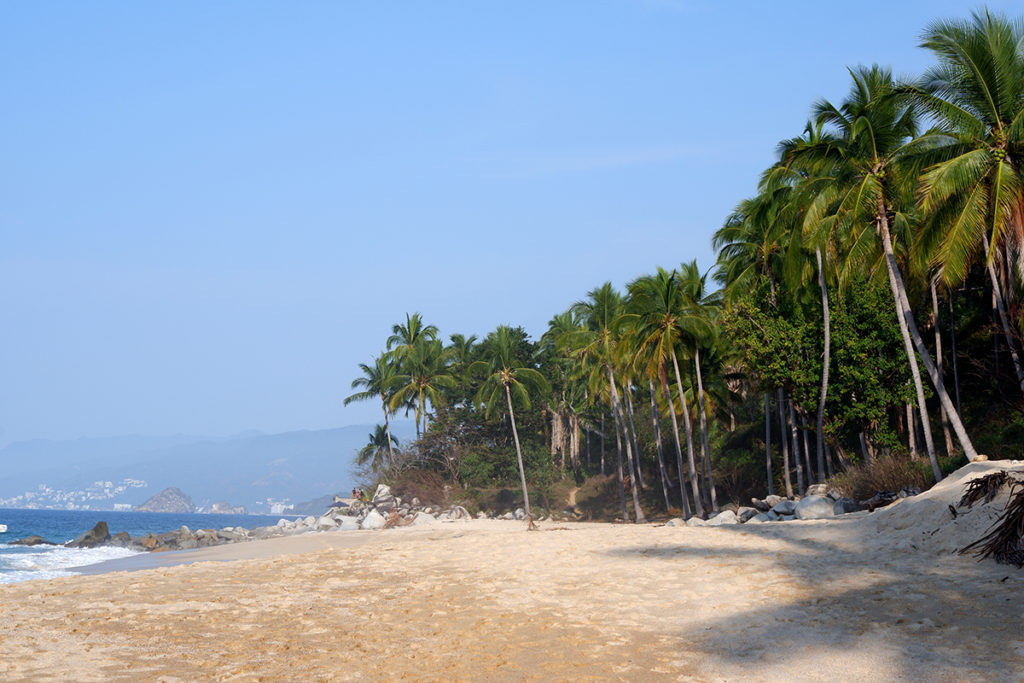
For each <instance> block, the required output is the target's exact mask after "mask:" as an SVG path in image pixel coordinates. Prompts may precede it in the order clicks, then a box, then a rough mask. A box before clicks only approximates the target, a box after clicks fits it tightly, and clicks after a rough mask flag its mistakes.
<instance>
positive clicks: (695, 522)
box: [686, 517, 708, 526]
mask: <svg viewBox="0 0 1024 683" xmlns="http://www.w3.org/2000/svg"><path fill="white" fill-rule="evenodd" d="M707 525H708V523H707V522H706V521H704V520H703V519H701V518H700V517H690V518H689V519H688V520H686V526H707Z"/></svg>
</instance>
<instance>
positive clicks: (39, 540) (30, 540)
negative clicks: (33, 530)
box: [8, 536, 57, 546]
mask: <svg viewBox="0 0 1024 683" xmlns="http://www.w3.org/2000/svg"><path fill="white" fill-rule="evenodd" d="M8 545H27V546H33V545H57V544H56V543H54V542H52V541H47V540H46V539H45V538H43V537H42V536H26V537H25V538H22V539H19V540H17V541H11V542H10V543H8Z"/></svg>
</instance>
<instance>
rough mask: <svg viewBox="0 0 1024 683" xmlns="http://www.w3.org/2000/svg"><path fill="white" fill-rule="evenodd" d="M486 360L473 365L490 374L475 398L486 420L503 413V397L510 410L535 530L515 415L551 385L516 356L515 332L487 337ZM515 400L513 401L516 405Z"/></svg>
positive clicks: (503, 329) (528, 515)
mask: <svg viewBox="0 0 1024 683" xmlns="http://www.w3.org/2000/svg"><path fill="white" fill-rule="evenodd" d="M483 356H484V360H481V361H477V362H476V363H474V364H473V365H474V367H477V368H480V369H481V370H483V371H486V372H487V379H485V380H484V383H483V384H482V385H481V386H480V390H479V391H478V392H477V395H476V403H477V404H478V405H484V406H486V416H487V417H491V415H493V414H494V412H495V411H496V410H500V409H501V408H500V407H501V405H502V400H501V399H502V397H504V399H505V404H506V405H507V407H508V415H509V422H510V423H511V425H512V438H513V440H514V441H515V444H516V458H517V460H518V462H519V481H520V483H521V484H522V487H523V501H524V507H525V509H526V519H527V521H528V523H529V528H530V529H532V528H534V524H533V514H532V513H531V512H530V493H529V491H527V488H526V470H525V468H524V467H523V451H522V448H521V447H520V445H519V431H518V430H517V429H516V413H515V407H514V402H518V403H519V404H520V406H521V407H523V408H524V409H526V410H529V408H530V392H531V391H533V392H535V393H540V394H547V393H548V392H550V391H551V387H550V386H549V385H548V381H547V380H546V379H545V378H544V375H542V374H541V373H540V372H538V371H537V370H536V369H535V368H528V367H524V366H523V365H522V363H521V361H519V360H518V359H516V358H515V356H514V354H513V335H512V330H511V329H510V328H509V327H507V326H505V325H501V326H499V327H498V328H497V329H496V330H495V331H494V332H492V333H491V334H490V335H488V337H487V339H485V340H484V342H483ZM513 399H514V401H513Z"/></svg>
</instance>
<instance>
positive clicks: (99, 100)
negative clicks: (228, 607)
mask: <svg viewBox="0 0 1024 683" xmlns="http://www.w3.org/2000/svg"><path fill="white" fill-rule="evenodd" d="M977 6H978V5H975V4H966V3H957V2H941V1H939V2H899V3H893V2H875V1H865V2H860V3H857V4H856V9H855V10H851V9H850V8H851V5H849V3H842V4H841V3H811V2H779V3H765V2H734V3H719V2H705V1H699V0H678V1H676V0H588V1H583V0H578V1H576V2H570V1H565V2H560V1H537V2H527V1H519V2H476V1H469V0H467V1H465V2H412V1H409V2H362V3H356V2H287V3H286V2H256V1H251V2H218V3H209V2H179V3H117V2H92V3H81V2H46V3H18V4H12V5H8V6H7V7H5V11H4V20H3V22H2V23H0V85H2V87H3V92H4V93H5V95H6V97H5V106H4V107H2V108H0V126H2V130H3V135H2V136H0V154H2V157H0V158H2V159H3V160H4V163H2V164H0V311H2V314H3V320H4V325H3V334H2V336H0V429H2V430H3V431H2V433H0V443H3V442H8V441H12V440H20V439H26V438H76V437H80V436H97V435H111V434H126V433H137V434H172V433H201V434H215V435H220V434H230V433H234V432H238V431H241V430H244V429H251V428H255V429H260V430H264V431H284V430H291V429H312V428H325V427H334V426H340V425H345V424H357V423H366V422H372V421H375V420H377V419H379V410H377V408H376V407H375V406H373V405H362V406H356V405H353V406H349V407H347V408H342V399H343V398H344V396H346V395H347V394H348V393H349V384H350V382H351V380H352V379H353V378H354V377H355V376H356V374H357V368H356V364H357V363H359V362H368V361H369V360H370V358H371V357H372V356H373V355H375V354H377V353H378V352H380V351H381V350H382V348H383V344H384V340H385V338H386V337H387V335H388V333H389V331H390V326H391V324H392V323H394V322H396V321H398V320H401V319H402V318H403V317H404V314H405V313H406V312H407V311H408V312H412V311H420V312H422V313H423V315H424V317H425V318H426V320H427V321H428V322H431V323H434V324H436V325H438V326H439V327H440V328H441V331H442V333H443V334H444V335H446V336H447V335H448V334H451V333H454V332H460V333H464V334H478V335H480V336H483V335H484V334H486V333H487V332H488V331H489V330H491V329H493V328H494V327H495V326H497V325H498V324H502V323H510V324H515V325H523V326H525V327H526V329H527V330H528V331H529V332H530V333H531V334H533V335H535V336H539V335H540V334H541V333H542V332H543V330H544V329H545V326H546V322H547V321H548V320H549V319H550V318H551V316H552V315H554V314H555V313H558V312H560V311H562V310H564V309H565V308H566V307H567V306H568V305H569V304H571V303H572V302H573V301H575V300H578V299H580V298H582V297H583V296H584V295H585V294H586V292H587V291H588V290H589V289H591V288H593V287H595V286H597V285H599V284H601V283H602V282H604V281H608V280H610V281H611V282H613V283H614V284H615V285H616V286H618V287H622V286H623V285H624V284H625V283H626V282H628V281H629V280H631V279H632V278H634V277H636V276H638V275H641V274H643V273H645V272H650V271H652V270H653V269H654V268H655V267H657V266H659V265H661V266H665V267H670V268H671V267H674V266H675V265H677V264H678V263H679V262H681V261H684V260H690V259H694V258H695V259H697V261H698V262H699V263H700V264H701V266H702V268H709V267H710V266H711V264H712V262H713V254H712V252H711V248H710V236H711V234H712V233H713V232H714V231H715V230H716V229H717V228H718V227H719V226H720V225H721V223H722V220H723V219H724V218H725V216H726V215H727V214H728V213H729V211H730V210H731V208H732V207H733V206H734V205H735V204H736V202H737V201H739V200H740V199H742V198H743V197H745V196H747V195H749V194H751V193H752V192H753V190H754V185H755V182H756V178H757V175H758V173H759V172H760V171H761V170H762V169H763V168H764V167H765V166H766V165H768V164H769V163H770V162H771V161H772V154H773V151H774V148H775V144H776V143H777V142H778V141H779V140H780V139H782V138H786V137H790V136H793V135H795V134H798V133H799V132H800V130H801V129H802V127H803V123H804V121H805V120H806V117H807V112H808V111H809V108H810V105H811V103H812V102H813V101H814V100H815V99H817V98H818V97H828V98H830V99H839V98H841V97H842V96H843V94H844V93H845V92H846V90H847V83H848V74H847V72H846V67H847V66H852V65H856V64H860V63H871V62H878V63H881V64H885V65H889V66H891V67H893V69H894V71H896V72H897V73H899V74H909V75H914V74H916V73H919V72H920V71H921V70H922V69H923V68H925V67H926V66H927V65H928V64H930V63H931V59H930V56H929V55H928V54H927V53H926V52H925V51H923V50H921V49H919V48H917V47H916V44H917V36H918V35H919V34H920V32H921V30H922V29H923V28H924V27H925V25H926V24H927V23H928V22H929V21H931V20H933V19H937V18H949V17H967V16H968V14H969V12H970V10H971V9H972V8H974V7H977ZM989 7H990V8H992V9H994V10H1004V11H1011V12H1017V13H1019V12H1020V5H1019V3H1010V2H1004V3H990V4H989Z"/></svg>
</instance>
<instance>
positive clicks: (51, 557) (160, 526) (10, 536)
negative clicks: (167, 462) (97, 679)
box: [0, 508, 281, 583]
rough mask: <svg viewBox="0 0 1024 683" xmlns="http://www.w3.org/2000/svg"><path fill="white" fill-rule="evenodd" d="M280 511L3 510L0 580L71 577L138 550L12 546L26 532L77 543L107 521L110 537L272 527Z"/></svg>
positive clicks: (133, 553)
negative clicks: (12, 542)
mask: <svg viewBox="0 0 1024 683" xmlns="http://www.w3.org/2000/svg"><path fill="white" fill-rule="evenodd" d="M279 519H281V516H280V515H273V516H270V515H199V514H176V513H168V512H105V511H99V510H19V509H3V508H0V524H6V525H7V531H6V532H5V533H0V583H16V582H18V581H28V580H31V579H52V578H55V577H58V576H73V575H74V574H76V573H78V572H76V571H75V568H77V567H83V566H86V565H90V564H96V563H97V562H104V561H106V560H112V559H115V558H119V557H128V556H130V555H136V554H138V553H137V552H136V551H134V550H128V549H126V548H88V549H86V548H64V547H62V546H60V545H58V546H49V545H43V546H34V547H23V546H16V545H10V542H11V541H16V540H18V539H21V538H25V537H26V536H34V535H39V536H42V537H43V538H45V539H46V540H48V541H52V542H54V543H66V542H67V541H73V540H74V539H76V538H77V537H78V536H80V535H82V534H84V533H85V532H86V531H88V530H89V529H92V528H93V527H94V526H96V523H97V522H101V521H102V522H106V523H107V526H108V527H109V528H110V533H111V535H113V534H116V533H118V532H119V531H127V532H128V533H129V534H131V535H132V536H144V535H145V534H148V533H151V532H152V533H155V534H162V533H166V532H168V531H173V530H175V529H179V528H181V526H182V525H184V526H187V527H188V528H189V529H192V530H196V529H223V528H224V527H227V526H231V527H234V526H241V527H245V528H247V529H252V528H253V527H258V526H273V525H274V524H277V521H278V520H279Z"/></svg>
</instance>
